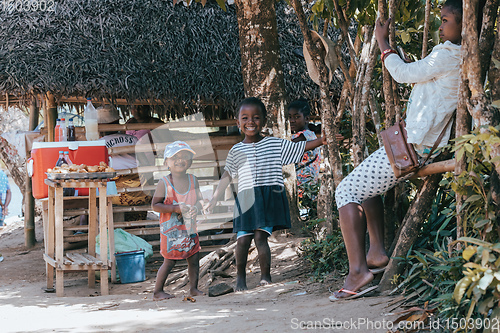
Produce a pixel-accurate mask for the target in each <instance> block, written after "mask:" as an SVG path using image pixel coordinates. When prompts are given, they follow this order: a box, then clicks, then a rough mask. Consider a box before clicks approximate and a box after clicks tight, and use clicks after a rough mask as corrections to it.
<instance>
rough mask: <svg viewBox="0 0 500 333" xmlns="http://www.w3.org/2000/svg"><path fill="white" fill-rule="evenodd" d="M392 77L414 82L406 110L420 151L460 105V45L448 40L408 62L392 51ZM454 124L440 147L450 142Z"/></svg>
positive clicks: (387, 61) (431, 142)
mask: <svg viewBox="0 0 500 333" xmlns="http://www.w3.org/2000/svg"><path fill="white" fill-rule="evenodd" d="M384 64H385V67H386V68H387V70H388V71H389V73H390V74H391V76H392V77H393V78H394V80H396V81H397V82H399V83H415V86H414V87H413V89H412V92H411V94H410V100H409V101H408V105H407V112H406V130H407V132H408V142H410V143H413V144H414V146H415V148H416V150H417V152H419V153H421V152H423V151H424V149H425V148H430V147H432V146H433V145H434V143H435V142H436V140H437V139H438V137H439V134H441V131H442V130H443V128H444V127H445V126H446V124H447V123H448V120H449V119H450V117H451V116H452V114H453V111H454V110H455V109H456V108H457V103H458V84H459V79H460V45H456V44H453V43H451V42H449V41H446V42H444V43H442V44H439V45H436V46H435V47H434V49H433V50H432V52H431V53H430V54H429V55H428V56H427V57H425V58H424V59H422V60H419V61H416V62H412V63H406V62H404V61H403V60H402V59H401V58H400V57H399V56H398V55H396V54H389V55H388V56H387V58H386V59H385V61H384ZM450 131H451V126H449V127H448V128H447V129H446V132H445V135H444V136H443V139H442V140H441V142H440V143H439V145H438V147H442V146H444V145H446V144H447V142H448V139H449V137H450Z"/></svg>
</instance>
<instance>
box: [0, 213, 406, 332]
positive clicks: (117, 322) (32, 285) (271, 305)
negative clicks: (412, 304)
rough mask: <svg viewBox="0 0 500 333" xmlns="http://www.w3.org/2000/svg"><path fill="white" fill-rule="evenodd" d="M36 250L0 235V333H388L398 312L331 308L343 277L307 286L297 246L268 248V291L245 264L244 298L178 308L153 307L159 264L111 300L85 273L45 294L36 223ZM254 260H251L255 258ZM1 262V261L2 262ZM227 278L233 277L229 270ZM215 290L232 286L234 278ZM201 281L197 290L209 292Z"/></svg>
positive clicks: (363, 301)
mask: <svg viewBox="0 0 500 333" xmlns="http://www.w3.org/2000/svg"><path fill="white" fill-rule="evenodd" d="M36 231H37V240H38V243H37V245H36V247H35V248H33V249H31V250H27V249H26V248H25V247H24V235H23V226H22V221H18V222H17V223H13V224H11V225H9V226H7V227H5V228H4V229H3V230H1V231H0V253H1V255H2V256H3V261H1V262H0V323H1V324H0V326H1V329H0V331H1V332H143V331H146V332H183V331H199V332H218V333H219V332H235V331H241V332H247V331H253V332H289V331H297V330H312V331H315V330H321V331H322V330H333V331H353V332H386V331H388V330H387V328H390V327H391V324H390V322H391V320H394V319H395V316H394V315H393V314H392V313H394V312H397V311H398V309H397V308H396V307H395V306H394V305H391V301H393V300H394V298H391V297H376V296H372V297H365V298H360V299H356V300H348V301H337V302H330V301H329V300H328V296H329V295H330V291H329V290H330V289H331V290H335V289H336V288H339V287H340V286H341V285H342V277H337V278H334V277H332V278H330V279H328V280H327V281H325V282H324V283H313V282H311V281H310V280H309V279H308V276H307V267H306V266H305V265H304V263H303V262H302V261H301V260H300V258H298V257H297V254H296V246H297V244H298V242H299V240H297V239H290V238H288V239H287V238H284V239H281V240H279V241H271V242H270V246H271V248H272V265H273V266H272V271H271V273H272V276H273V279H274V281H273V282H274V283H273V284H271V285H269V286H266V287H258V286H257V284H258V282H259V275H260V274H259V268H258V262H256V260H255V258H252V256H250V261H249V268H248V271H249V272H248V287H249V288H250V290H248V291H245V292H238V293H231V294H228V295H224V296H219V297H208V296H200V297H196V302H195V303H191V302H185V301H182V300H183V297H184V295H185V294H186V293H187V287H184V288H180V289H176V285H175V284H174V285H171V286H168V287H167V288H166V290H168V292H173V293H174V294H175V295H176V298H174V299H171V300H165V301H159V302H155V301H153V300H152V290H153V287H154V281H155V276H156V269H157V268H158V265H159V262H158V261H157V262H154V261H153V262H148V264H147V267H146V281H144V282H140V283H132V284H110V295H109V296H99V284H97V288H96V289H89V288H88V286H87V279H86V274H85V273H67V274H65V283H64V284H65V296H64V297H57V296H56V295H55V294H54V293H46V292H44V287H45V285H46V282H45V277H46V276H45V265H44V261H43V259H42V254H43V244H42V227H41V225H40V222H38V223H37V230H36ZM254 257H255V256H254ZM0 260H1V259H0ZM228 272H229V273H230V274H233V276H234V265H233V267H231V268H230V269H229V270H228ZM218 282H226V283H228V284H233V283H234V281H233V279H232V278H227V279H223V278H219V280H217V281H215V282H214V283H218ZM205 284H206V279H202V280H201V281H200V289H201V290H203V291H205V292H207V290H208V288H207V286H206V285H205Z"/></svg>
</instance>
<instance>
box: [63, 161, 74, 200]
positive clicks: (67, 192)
mask: <svg viewBox="0 0 500 333" xmlns="http://www.w3.org/2000/svg"><path fill="white" fill-rule="evenodd" d="M64 162H65V163H66V164H67V165H72V164H73V162H71V160H70V159H69V151H65V152H64ZM74 195H75V189H74V188H72V187H65V188H64V189H63V196H65V197H72V196H74Z"/></svg>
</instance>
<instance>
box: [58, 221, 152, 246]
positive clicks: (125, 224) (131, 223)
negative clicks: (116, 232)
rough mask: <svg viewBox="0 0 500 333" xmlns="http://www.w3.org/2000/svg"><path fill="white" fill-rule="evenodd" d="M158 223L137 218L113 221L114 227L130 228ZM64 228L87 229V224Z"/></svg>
mask: <svg viewBox="0 0 500 333" xmlns="http://www.w3.org/2000/svg"><path fill="white" fill-rule="evenodd" d="M158 223H159V220H139V221H128V222H117V223H114V227H115V228H122V229H123V228H130V227H144V226H157V225H158ZM64 230H73V231H76V230H88V226H86V225H77V226H71V227H66V228H64ZM66 237H68V236H66ZM110 243H111V238H110Z"/></svg>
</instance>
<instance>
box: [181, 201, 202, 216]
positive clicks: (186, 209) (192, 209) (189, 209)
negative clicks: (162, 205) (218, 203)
mask: <svg viewBox="0 0 500 333" xmlns="http://www.w3.org/2000/svg"><path fill="white" fill-rule="evenodd" d="M179 207H180V209H181V214H182V216H183V217H188V218H194V217H196V215H197V214H198V208H196V206H191V205H187V204H185V203H184V202H181V203H179Z"/></svg>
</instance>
